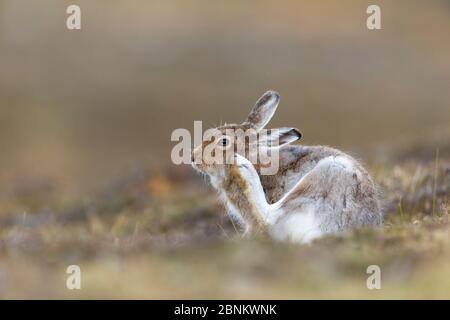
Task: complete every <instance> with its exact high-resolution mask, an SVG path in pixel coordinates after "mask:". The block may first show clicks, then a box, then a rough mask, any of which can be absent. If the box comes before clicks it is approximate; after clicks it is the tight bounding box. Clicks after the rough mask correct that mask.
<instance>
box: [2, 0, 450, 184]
mask: <svg viewBox="0 0 450 320" xmlns="http://www.w3.org/2000/svg"><path fill="white" fill-rule="evenodd" d="M372 2H373V1H372ZM372 2H370V1H345V2H342V1H329V0H326V1H282V2H279V1H227V2H222V3H217V2H211V1H136V0H132V1H126V2H123V1H101V0H98V1H82V0H80V1H76V4H78V5H79V6H80V7H81V11H82V30H79V31H70V30H67V29H66V27H65V22H66V18H67V16H68V15H67V14H66V13H65V11H66V8H67V6H68V5H70V4H72V3H73V1H60V0H54V1H51V0H45V1H39V2H36V1H35V2H30V1H22V0H14V1H5V0H1V1H0V150H1V157H0V165H1V168H2V170H0V172H1V177H2V179H3V181H4V179H7V178H10V177H11V176H17V175H20V176H24V175H38V176H52V177H56V178H58V179H59V180H58V181H60V183H61V184H62V185H65V186H66V187H72V188H75V187H77V188H80V186H81V187H82V189H86V185H93V186H95V185H96V186H98V184H99V183H100V185H101V182H102V181H103V180H105V179H107V178H108V177H110V176H111V175H115V174H117V173H120V172H123V171H124V170H129V169H130V168H133V167H135V166H140V167H152V168H155V167H161V166H170V165H171V161H170V150H171V148H172V147H173V145H174V143H172V142H171V141H170V134H171V132H172V130H174V129H175V128H187V129H189V130H193V121H194V120H203V121H204V126H205V127H209V126H214V125H216V124H218V123H220V122H239V121H242V120H243V119H244V118H245V116H246V115H247V113H248V112H249V109H250V108H251V106H252V105H253V103H254V102H255V101H256V99H257V98H258V97H259V96H260V95H261V94H262V93H263V92H265V91H266V90H268V89H275V90H277V91H279V92H280V93H281V97H282V101H281V104H280V108H279V109H278V112H277V114H276V116H275V117H274V119H273V121H272V123H271V125H273V126H295V127H298V128H300V129H301V130H302V131H303V133H304V140H303V143H305V144H329V145H333V146H336V147H341V148H344V149H345V150H347V151H350V152H352V151H355V152H356V153H357V154H359V155H360V156H362V157H363V156H365V155H371V156H372V155H373V154H370V152H371V151H372V152H373V151H374V150H376V151H377V152H378V151H379V149H377V147H379V146H383V145H385V144H386V143H392V142H394V141H397V140H401V139H408V140H411V141H412V140H414V139H420V138H421V137H423V136H424V135H427V134H430V132H435V131H437V130H439V129H441V128H448V127H449V124H450V90H449V83H450V60H449V56H450V41H448V40H449V38H448V34H449V32H450V2H449V1H427V2H424V1H395V2H393V1H377V4H379V5H380V6H381V8H382V30H379V31H370V30H368V29H367V28H366V18H367V16H368V15H367V14H366V8H367V6H368V5H369V4H371V3H372ZM433 147H435V146H433ZM432 154H434V151H433V150H432Z"/></svg>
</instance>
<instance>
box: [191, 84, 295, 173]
mask: <svg viewBox="0 0 450 320" xmlns="http://www.w3.org/2000/svg"><path fill="white" fill-rule="evenodd" d="M279 101H280V95H279V94H278V93H277V92H275V91H267V92H266V93H265V94H263V95H262V96H261V98H259V99H258V101H257V102H256V104H255V106H254V107H253V109H252V111H251V112H250V114H249V115H248V117H247V119H246V120H245V121H244V122H243V123H241V124H226V125H223V126H220V127H217V128H214V129H209V130H207V131H206V132H205V133H204V136H203V142H202V144H201V145H199V146H197V147H196V148H195V149H194V151H193V152H192V165H193V166H194V168H196V169H197V170H199V171H201V172H204V173H206V174H208V175H210V176H214V177H216V178H219V177H225V176H226V175H227V170H229V168H230V167H231V166H233V165H236V154H239V155H241V156H243V157H245V158H247V159H248V160H249V161H250V162H251V163H252V164H253V165H254V166H255V167H256V168H258V169H259V168H261V167H263V166H267V165H270V163H268V161H269V162H270V161H271V160H273V156H274V155H275V154H277V152H278V148H280V147H282V146H283V145H286V144H289V143H291V142H294V141H296V140H299V139H300V138H301V136H302V135H301V133H300V132H299V131H298V130H297V129H295V128H278V129H270V130H266V129H264V127H265V126H266V125H267V123H268V122H269V121H270V119H271V118H272V116H273V115H274V113H275V110H276V109H277V106H278V103H279ZM277 161H278V159H277ZM272 174H273V173H272Z"/></svg>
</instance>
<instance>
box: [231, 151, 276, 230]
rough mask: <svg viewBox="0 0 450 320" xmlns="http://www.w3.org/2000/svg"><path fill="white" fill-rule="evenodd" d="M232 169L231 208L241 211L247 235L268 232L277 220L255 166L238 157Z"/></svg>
mask: <svg viewBox="0 0 450 320" xmlns="http://www.w3.org/2000/svg"><path fill="white" fill-rule="evenodd" d="M235 159H236V162H235V164H234V165H232V166H231V169H230V184H229V187H228V191H227V197H228V200H229V201H230V202H231V203H230V205H229V207H234V208H236V209H237V210H239V212H240V214H241V216H242V217H243V218H244V219H245V220H246V222H247V228H248V229H247V233H248V232H249V231H250V230H251V231H254V230H264V231H267V229H268V227H269V226H270V225H272V224H273V223H274V221H275V220H276V218H277V211H276V210H274V207H273V205H270V204H269V203H267V200H266V196H265V194H264V189H263V187H262V184H261V181H260V178H259V176H258V173H257V172H256V169H255V168H254V166H253V164H252V163H251V162H250V161H249V160H247V159H246V158H244V157H242V156H240V155H236V158H235Z"/></svg>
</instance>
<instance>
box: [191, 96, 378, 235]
mask: <svg viewBox="0 0 450 320" xmlns="http://www.w3.org/2000/svg"><path fill="white" fill-rule="evenodd" d="M279 100H280V98H279V95H278V93H276V92H274V91H268V92H266V93H265V94H264V95H263V96H262V97H261V98H260V99H259V100H258V101H257V102H256V104H255V106H254V107H253V109H252V111H251V113H250V115H249V116H248V118H247V120H246V121H245V122H243V123H242V124H228V125H224V126H221V127H218V128H216V129H214V130H215V131H216V132H218V133H219V134H218V135H217V134H216V135H214V137H213V138H211V137H209V138H205V137H204V140H203V142H202V144H201V145H200V146H198V147H196V148H195V149H194V150H193V152H192V165H193V167H194V168H195V169H197V170H198V171H200V172H202V173H204V174H206V175H208V176H209V177H210V181H211V184H212V185H213V186H214V188H216V189H217V190H218V191H219V193H220V196H221V198H222V200H223V201H224V202H225V204H226V207H227V209H228V212H229V214H230V215H231V217H232V218H233V219H234V220H237V221H238V222H240V223H241V224H242V225H243V226H244V227H245V232H244V233H245V234H247V233H249V232H250V231H252V232H263V233H266V234H268V235H270V236H271V237H272V238H274V239H276V240H283V241H292V242H297V243H307V242H310V241H311V240H313V239H315V238H318V237H321V236H323V235H326V234H332V233H338V232H342V231H345V230H348V229H351V228H357V227H364V226H377V225H380V224H381V223H382V218H383V216H382V212H381V208H380V203H379V199H378V192H377V189H376V187H375V185H374V183H373V181H372V179H371V177H370V176H369V174H368V173H367V171H366V170H365V169H364V168H363V166H362V165H361V164H360V163H359V162H358V161H356V160H355V159H353V158H352V157H351V156H349V155H347V154H345V153H343V152H341V151H339V150H336V149H332V148H329V147H325V146H314V147H308V146H301V145H289V144H290V143H292V142H294V141H296V140H299V139H300V138H301V134H300V132H299V131H298V130H297V129H295V128H280V129H272V130H271V131H267V132H269V133H268V134H266V135H265V138H261V137H260V135H261V132H262V131H264V130H263V128H264V127H265V125H266V124H267V123H268V122H269V120H270V119H271V118H272V116H273V114H274V113H275V110H276V108H277V106H278V103H279ZM239 130H241V131H245V132H250V133H249V134H248V137H247V139H246V140H245V141H244V142H242V141H241V142H238V140H239V139H236V137H235V135H236V132H238V131H239ZM275 140H276V142H277V143H274V141H275ZM249 141H253V142H249ZM252 145H256V146H257V147H258V148H265V150H266V151H268V152H269V153H270V152H275V151H277V155H278V159H277V160H278V170H277V171H276V172H274V173H272V174H269V175H265V174H262V171H263V169H264V167H265V166H266V165H267V164H264V165H263V164H262V162H261V161H259V159H258V160H257V161H253V162H251V161H250V160H249V155H251V150H250V149H251V147H252ZM208 148H209V149H210V153H209V154H208V153H206V152H205V151H206V150H207V149H208ZM230 151H231V152H230ZM217 153H219V154H221V156H223V157H222V159H223V161H222V162H218V161H210V159H209V158H208V157H210V156H211V155H213V156H215V155H217ZM208 160H209V161H208Z"/></svg>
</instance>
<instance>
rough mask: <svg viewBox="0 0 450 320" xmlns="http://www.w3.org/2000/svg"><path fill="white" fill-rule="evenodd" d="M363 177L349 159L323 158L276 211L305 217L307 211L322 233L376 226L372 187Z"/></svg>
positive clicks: (374, 200) (375, 208)
mask: <svg viewBox="0 0 450 320" xmlns="http://www.w3.org/2000/svg"><path fill="white" fill-rule="evenodd" d="M366 175H367V174H365V173H363V172H361V170H360V169H359V168H358V165H357V163H356V162H354V161H353V160H352V159H351V158H347V157H345V156H336V157H335V156H330V157H327V158H324V159H322V160H320V161H319V162H318V163H317V165H316V166H315V167H314V168H313V169H312V170H311V171H310V172H308V173H307V174H306V175H305V176H304V177H303V178H302V179H301V180H300V181H299V182H298V183H297V185H296V186H295V187H294V188H293V189H292V190H291V191H290V192H289V193H288V194H286V195H285V196H284V197H283V198H282V199H281V200H280V201H279V203H277V204H278V207H279V208H280V209H281V210H282V211H284V212H286V213H287V214H288V213H289V212H297V213H298V214H305V208H307V212H309V214H311V212H312V214H313V217H314V223H315V224H316V225H317V226H318V227H319V228H320V230H321V231H322V232H324V233H333V232H338V231H342V230H345V229H347V228H349V227H351V226H358V225H364V224H379V219H380V214H379V210H378V207H377V201H376V197H375V193H374V186H373V184H372V183H371V181H370V180H368V179H370V178H368V177H366ZM372 189H373V190H372ZM372 191H373V192H372ZM287 218H288V217H286V219H287ZM280 220H281V219H280ZM280 222H281V221H280Z"/></svg>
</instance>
